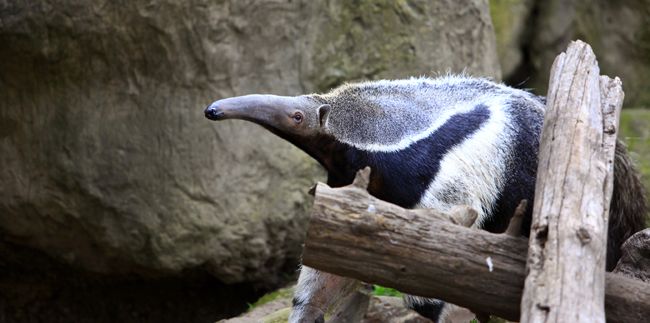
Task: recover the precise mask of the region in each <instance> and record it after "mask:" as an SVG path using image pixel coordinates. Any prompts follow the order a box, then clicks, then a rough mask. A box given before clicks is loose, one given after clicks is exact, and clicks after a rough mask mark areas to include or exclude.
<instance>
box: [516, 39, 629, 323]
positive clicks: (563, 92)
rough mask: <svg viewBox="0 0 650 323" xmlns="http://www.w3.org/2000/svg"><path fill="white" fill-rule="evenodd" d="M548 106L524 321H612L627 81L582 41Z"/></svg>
mask: <svg viewBox="0 0 650 323" xmlns="http://www.w3.org/2000/svg"><path fill="white" fill-rule="evenodd" d="M601 90H602V91H603V92H601ZM547 100H548V103H547V109H546V113H545V116H544V129H543V130H542V139H541V143H540V152H539V165H538V168H537V185H536V188H535V203H534V206H533V222H532V227H531V234H530V240H529V249H528V262H527V270H528V276H527V277H526V285H525V286H526V287H525V290H524V296H523V299H522V313H521V322H525V323H528V322H585V323H586V322H589V323H593V322H603V323H604V322H605V307H604V298H605V260H606V251H607V218H608V215H609V204H610V200H611V196H612V188H613V184H612V182H613V165H614V163H613V161H614V147H615V145H616V125H617V124H618V123H617V122H618V115H619V113H620V109H621V105H622V103H623V91H622V89H621V82H620V80H618V79H616V80H610V79H609V78H607V77H603V78H602V79H601V77H599V68H598V63H597V61H596V56H595V55H594V53H593V51H592V50H591V47H589V45H588V44H586V43H583V42H581V41H576V42H573V43H571V44H570V45H569V48H568V49H567V51H566V54H565V53H562V54H560V55H559V56H558V57H557V58H556V59H555V62H554V63H553V67H552V69H551V80H550V85H549V92H548V96H547Z"/></svg>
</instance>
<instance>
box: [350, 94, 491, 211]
mask: <svg viewBox="0 0 650 323" xmlns="http://www.w3.org/2000/svg"><path fill="white" fill-rule="evenodd" d="M489 118H490V110H489V109H488V107H487V106H486V105H484V104H480V105H477V106H475V107H474V109H472V110H471V111H469V112H465V113H460V114H456V115H454V116H452V117H451V118H449V120H447V122H445V123H444V124H443V125H442V126H440V127H439V128H438V129H436V130H435V131H434V132H433V133H432V134H431V135H430V136H428V137H426V138H424V139H421V140H419V141H417V142H415V143H413V144H411V145H410V146H409V147H407V148H405V149H403V150H399V151H396V152H367V151H362V150H358V149H352V150H351V151H350V153H351V154H353V155H354V156H350V157H351V159H352V160H356V163H355V164H356V167H355V168H356V169H360V168H363V167H365V166H370V167H371V168H372V174H371V178H370V182H371V185H370V186H369V192H370V194H372V195H374V196H375V197H377V198H379V199H382V200H384V201H388V202H391V203H394V204H397V205H399V206H402V207H405V208H413V207H414V206H415V205H416V204H417V203H418V202H419V201H420V199H421V198H422V195H423V194H424V192H425V191H426V190H427V188H428V186H429V184H430V183H431V182H432V181H433V179H434V178H435V177H436V175H437V174H438V171H439V169H440V161H441V160H442V158H443V157H444V156H445V154H447V152H449V150H451V149H452V148H454V147H455V146H457V145H459V144H461V143H462V142H463V141H465V139H467V138H468V137H470V136H471V135H472V134H474V133H475V132H476V131H478V130H479V129H480V128H481V126H483V124H484V123H485V122H486V121H487V120H488V119H489Z"/></svg>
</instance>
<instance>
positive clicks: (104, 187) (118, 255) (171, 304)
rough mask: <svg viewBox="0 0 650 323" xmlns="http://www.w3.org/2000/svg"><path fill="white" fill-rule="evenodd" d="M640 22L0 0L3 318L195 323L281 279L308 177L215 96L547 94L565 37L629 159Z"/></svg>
mask: <svg viewBox="0 0 650 323" xmlns="http://www.w3.org/2000/svg"><path fill="white" fill-rule="evenodd" d="M649 25H650V1H648V0H639V1H621V2H618V1H617V2H612V1H606V0H599V1H588V0H571V1H559V0H558V1H555V0H554V1H542V0H493V1H489V2H488V1H487V0H462V1H451V0H448V1H426V0H407V1H388V0H376V1H370V0H355V1H346V0H330V1H309V0H259V1H252V0H231V1H226V0H214V1H208V0H191V1H180V0H149V1H144V0H135V1H106V0H101V1H83V0H41V1H32V0H24V1H7V0H4V1H3V0H0V322H4V321H10V322H14V321H17V322H18V321H25V322H31V321H42V320H45V318H46V320H47V321H48V322H73V321H89V320H90V321H97V322H114V321H121V322H141V321H154V320H155V321H160V322H190V321H192V322H203V321H211V320H215V319H219V318H223V317H227V316H232V315H235V314H237V313H238V312H241V311H243V310H245V309H246V303H247V302H252V301H254V300H255V298H256V297H257V296H259V295H260V294H261V293H263V292H264V291H266V290H268V289H270V288H274V287H277V286H279V285H281V284H283V283H286V282H287V281H289V280H290V279H291V278H292V277H293V276H294V274H295V270H296V268H297V264H298V261H299V256H300V252H301V243H302V239H303V235H304V230H305V226H306V224H307V211H308V209H309V207H310V202H311V200H310V197H309V196H308V195H307V194H306V192H307V190H308V188H309V187H310V186H311V185H312V184H313V183H314V182H315V181H317V180H323V179H324V173H323V171H322V170H321V169H320V168H319V166H318V165H316V163H315V162H314V161H312V160H311V159H310V158H309V157H308V156H307V155H305V154H304V153H302V152H301V151H299V150H298V149H296V148H294V147H292V146H291V145H289V144H287V143H285V142H283V141H281V140H280V139H278V138H276V137H273V136H272V135H270V134H269V133H267V132H266V131H264V130H263V129H261V128H259V127H257V126H254V125H251V124H248V123H245V122H241V121H231V122H224V123H219V124H215V123H211V122H209V121H208V120H206V119H204V117H203V108H204V107H205V106H206V105H207V104H209V103H210V102H212V101H213V100H215V99H218V98H223V97H228V96H233V95H243V94H248V93H274V94H280V95H296V94H302V93H311V92H321V91H326V90H328V89H330V88H331V87H334V86H336V85H339V84H341V83H343V82H346V81H354V80H363V79H381V78H403V77H409V76H419V75H436V73H446V72H462V71H465V72H467V73H469V74H473V75H479V76H488V77H492V78H495V79H497V80H504V81H505V82H507V83H509V84H511V85H515V86H520V87H524V88H531V89H532V90H533V91H535V92H538V93H540V94H544V92H545V84H546V82H547V77H548V76H547V74H548V70H549V68H550V64H551V62H552V59H553V58H554V57H555V55H557V53H559V52H560V51H562V50H563V49H564V48H565V47H566V44H567V43H568V41H570V40H572V39H576V38H581V39H583V40H585V41H587V42H589V43H590V44H591V45H592V46H593V47H594V50H595V52H596V54H597V56H598V57H599V60H600V64H601V68H602V71H603V73H606V74H610V75H618V76H620V77H621V78H622V79H623V82H624V87H625V92H626V103H625V104H626V108H637V109H636V110H627V111H626V113H625V114H624V116H623V119H622V124H623V126H624V129H623V135H624V136H625V138H626V139H627V142H628V143H629V145H630V146H631V148H632V150H633V151H634V153H635V154H636V155H635V156H636V157H637V158H638V159H639V160H640V162H641V168H642V169H643V170H644V171H646V170H647V169H650V166H648V163H646V161H647V160H648V158H645V156H648V157H650V153H648V149H649V147H650V145H648V144H647V143H648V137H649V136H650V134H648V127H647V125H648V120H650V116H649V115H648V114H647V110H642V109H643V108H647V107H648V106H650V85H649V82H648V81H650V28H649V27H648V26H649ZM638 108H641V109H638Z"/></svg>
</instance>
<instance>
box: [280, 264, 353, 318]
mask: <svg viewBox="0 0 650 323" xmlns="http://www.w3.org/2000/svg"><path fill="white" fill-rule="evenodd" d="M360 286H361V282H359V281H358V280H354V279H351V278H346V277H341V276H336V275H332V274H328V273H326V272H322V271H318V270H316V269H313V268H309V267H305V266H303V267H302V270H301V271H300V278H298V285H297V286H296V291H295V293H294V296H293V309H292V311H291V316H289V323H298V322H308V323H312V322H318V323H321V322H325V313H326V312H327V310H328V308H329V307H330V306H332V305H333V304H335V303H336V302H337V301H340V300H342V299H344V298H345V297H346V296H347V295H349V294H350V293H352V292H354V291H355V290H357V289H358V288H359V287H360Z"/></svg>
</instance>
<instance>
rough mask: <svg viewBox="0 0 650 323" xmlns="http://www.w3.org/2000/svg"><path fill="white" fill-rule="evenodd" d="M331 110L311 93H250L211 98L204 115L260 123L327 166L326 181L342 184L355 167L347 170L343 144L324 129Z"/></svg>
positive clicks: (346, 180)
mask: <svg viewBox="0 0 650 323" xmlns="http://www.w3.org/2000/svg"><path fill="white" fill-rule="evenodd" d="M331 110H332V107H331V106H330V105H329V104H327V103H325V102H324V101H323V100H322V99H320V98H317V97H316V96H312V95H302V96H296V97H287V96H276V95H260V94H253V95H246V96H240V97H234V98H227V99H223V100H218V101H215V102H214V103H212V104H210V105H209V106H208V107H207V108H206V109H205V117H206V118H208V119H210V120H226V119H240V120H246V121H250V122H254V123H256V124H258V125H261V126H263V127H264V128H266V129H268V130H269V131H271V132H272V133H274V134H276V135H278V136H280V137H281V138H283V139H285V140H287V141H289V142H290V143H292V144H294V145H295V146H297V147H298V148H300V149H302V150H303V151H304V152H306V153H307V154H309V155H310V156H311V157H313V158H314V159H316V160H317V161H318V162H319V163H320V164H321V165H323V166H324V167H325V169H327V171H328V176H329V178H330V179H331V180H329V179H328V181H329V182H331V183H334V184H336V183H339V182H340V183H341V185H343V184H345V183H347V182H350V181H351V180H352V178H353V177H354V172H355V171H356V169H351V168H350V166H349V165H348V164H347V162H346V161H345V160H344V157H345V156H344V155H345V153H344V150H345V149H346V147H347V146H346V145H344V144H341V143H340V142H338V141H337V140H336V139H335V136H333V134H332V133H331V132H330V131H329V130H328V129H329V127H328V126H327V125H328V120H329V118H330V114H331ZM349 168H350V169H349Z"/></svg>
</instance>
